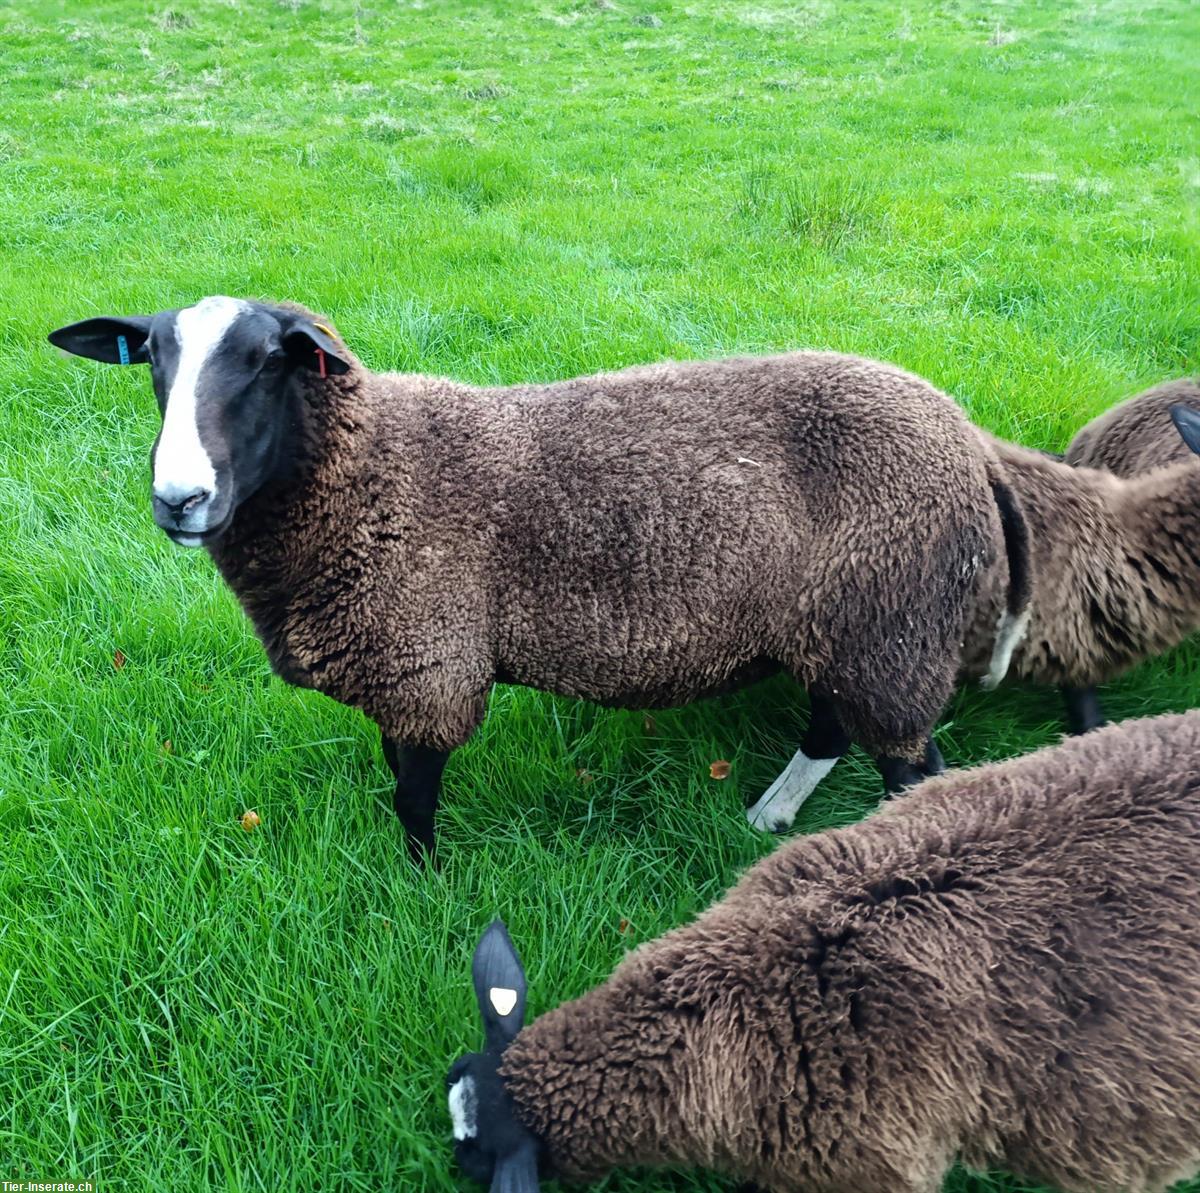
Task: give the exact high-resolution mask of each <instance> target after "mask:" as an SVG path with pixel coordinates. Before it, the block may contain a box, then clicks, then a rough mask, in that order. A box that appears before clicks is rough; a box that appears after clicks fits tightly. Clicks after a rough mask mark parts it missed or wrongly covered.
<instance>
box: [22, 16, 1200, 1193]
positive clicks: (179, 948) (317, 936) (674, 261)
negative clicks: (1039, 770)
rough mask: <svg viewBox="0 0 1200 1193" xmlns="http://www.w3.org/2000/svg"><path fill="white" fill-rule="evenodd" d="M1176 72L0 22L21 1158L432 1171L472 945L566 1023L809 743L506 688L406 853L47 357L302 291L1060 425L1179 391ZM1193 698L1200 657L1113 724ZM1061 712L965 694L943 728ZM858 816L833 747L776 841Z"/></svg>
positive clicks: (443, 368)
mask: <svg viewBox="0 0 1200 1193" xmlns="http://www.w3.org/2000/svg"><path fill="white" fill-rule="evenodd" d="M1197 45H1200V7H1197V6H1196V5H1195V4H1194V3H1189V2H1188V0H1159V2H1157V3H1154V2H1151V3H1141V2H1134V0H1114V2H1101V3H1098V4H1097V3H1066V2H1064V3H1049V2H1045V0H1043V2H1040V3H1039V2H1033V0H1010V2H1005V3H998V2H995V3H994V2H982V0H981V2H966V0H942V2H939V3H931V2H927V0H920V2H916V3H912V4H908V5H906V6H902V7H899V8H898V7H897V6H896V5H893V4H891V3H882V2H878V3H875V2H861V3H855V4H853V5H850V4H841V5H840V4H836V3H833V2H831V0H801V2H800V3H784V2H783V0H750V2H749V3H745V4H741V3H736V4H735V3H719V2H714V0H688V3H682V2H679V0H595V2H580V3H572V2H570V0H544V2H543V0H539V2H538V3H536V4H531V5H518V4H515V3H501V2H500V0H491V2H478V3H471V4H466V3H461V2H457V0H426V2H424V3H421V2H413V3H394V2H393V0H367V2H366V3H363V4H360V5H355V4H353V3H349V2H347V0H322V2H320V3H318V2H317V0H289V2H285V3H274V2H271V0H225V2H224V3H221V2H218V0H210V2H205V3H201V2H200V0H173V2H172V5H171V7H169V8H167V7H164V6H163V5H162V4H161V3H158V2H154V0H151V2H147V0H103V2H99V3H92V4H89V5H87V6H83V5H74V4H72V5H68V4H65V3H62V4H53V3H45V2H42V0H27V2H24V3H20V4H13V3H9V4H3V3H0V78H3V79H4V86H3V88H0V236H2V238H3V250H4V256H3V264H2V265H0V361H2V362H3V369H4V372H3V378H2V380H0V1091H3V1092H2V1094H0V1179H6V1178H7V1179H11V1178H13V1177H16V1176H18V1175H25V1176H27V1177H34V1176H39V1177H42V1178H45V1179H52V1178H54V1177H58V1178H59V1179H62V1178H65V1177H91V1178H93V1179H96V1180H97V1181H99V1182H100V1187H101V1188H102V1189H106V1188H131V1189H152V1190H163V1191H166V1190H180V1189H201V1188H207V1187H211V1188H227V1189H238V1190H242V1189H246V1190H259V1189H261V1190H264V1191H271V1193H274V1191H275V1190H312V1189H324V1190H378V1189H391V1188H394V1189H409V1188H429V1189H442V1190H447V1189H456V1188H460V1187H463V1185H462V1182H460V1181H459V1180H458V1179H457V1178H456V1177H455V1175H454V1174H453V1170H452V1164H451V1159H450V1148H449V1143H448V1134H449V1131H448V1123H447V1120H446V1114H445V1109H444V1104H443V1094H442V1075H443V1073H444V1072H445V1070H446V1068H447V1065H448V1063H449V1061H450V1059H451V1058H452V1057H454V1056H455V1055H457V1054H458V1053H459V1052H461V1051H463V1050H464V1049H465V1048H467V1047H472V1046H474V1045H475V1044H476V1041H477V1039H478V1035H477V1021H476V1017H475V1014H474V1011H473V1009H472V1006H471V1000H470V997H469V992H468V979H467V967H468V957H469V952H470V948H471V946H472V944H473V942H474V940H475V938H476V936H477V934H478V933H479V931H480V930H481V928H482V927H483V926H484V925H485V923H486V922H487V921H488V920H489V919H490V918H491V917H492V916H493V915H496V914H502V915H504V916H505V917H506V918H507V919H508V921H509V923H510V925H511V927H512V931H513V935H514V937H515V939H516V940H517V941H518V942H519V945H520V947H521V949H522V951H523V953H524V955H525V959H526V963H527V966H528V970H529V976H530V980H531V983H532V1009H533V1010H534V1011H535V1012H540V1011H542V1010H544V1009H546V1008H547V1007H549V1006H552V1005H554V1004H555V1003H557V1002H559V1001H560V1000H562V999H564V998H567V997H569V996H572V995H575V994H578V993H579V992H581V991H582V990H584V989H585V988H587V987H588V986H589V985H591V984H593V983H594V982H596V981H597V980H599V979H600V978H602V977H603V976H604V975H605V974H606V973H608V972H609V970H610V969H611V968H612V966H613V965H614V963H615V962H616V961H617V960H618V959H619V958H620V956H621V955H622V953H623V952H624V951H625V950H626V949H627V948H629V947H630V945H632V944H633V943H635V942H637V941H640V940H644V939H647V938H650V937H652V936H654V935H656V934H658V933H659V932H661V931H663V930H664V929H666V928H667V927H669V926H671V925H674V924H676V923H678V922H679V921H680V920H682V919H684V918H686V917H688V916H689V915H691V914H693V913H695V912H696V911H698V910H699V909H700V908H702V907H703V906H704V905H705V904H707V903H708V902H710V901H711V900H712V899H713V898H714V897H715V896H716V895H717V894H718V893H719V892H720V891H721V890H722V889H723V888H724V887H725V886H726V885H727V884H728V883H729V882H730V881H731V880H732V879H733V878H734V877H735V876H736V875H737V874H738V873H739V872H740V871H741V870H742V869H743V868H744V867H745V866H746V865H747V864H748V863H750V862H752V861H753V860H754V859H755V858H756V857H758V856H760V855H761V854H762V853H764V852H765V851H766V849H767V848H768V845H767V843H765V842H764V841H762V840H761V839H759V838H758V837H756V836H755V835H754V834H753V833H752V832H751V831H750V830H749V828H748V827H747V826H746V825H745V824H744V821H743V819H742V816H741V809H742V806H743V803H744V802H745V801H746V800H748V799H752V798H754V797H755V796H756V795H757V794H758V793H759V792H760V791H761V789H762V788H763V787H764V785H765V784H767V783H768V782H769V781H770V780H771V779H772V778H773V777H774V775H775V774H776V773H777V772H778V770H779V769H780V768H781V766H782V765H783V763H784V761H785V760H786V759H787V757H789V756H790V753H791V751H792V750H793V748H794V747H795V744H796V740H797V737H798V734H799V732H800V729H801V726H802V724H803V721H804V712H803V700H802V699H801V698H800V697H799V696H798V694H797V693H796V692H795V690H794V689H793V688H792V687H790V686H789V685H788V684H787V683H784V682H773V683H771V684H768V685H765V686H763V687H760V688H758V689H756V690H753V691H750V692H746V693H742V694H740V695H738V696H735V697H733V698H730V699H725V700H721V701H718V702H713V703H709V704H705V705H701V706H696V707H693V708H690V709H686V710H682V711H679V712H671V713H659V714H656V716H655V718H654V725H653V728H654V730H655V731H654V732H649V731H648V728H647V726H646V725H645V724H644V723H643V717H642V715H641V714H640V713H637V712H632V711H631V712H627V713H622V712H619V713H610V712H599V711H597V710H595V709H593V708H590V707H586V706H581V705H579V704H574V703H571V702H567V701H562V700H555V699H551V698H548V697H544V696H541V695H538V694H534V693H529V692H524V691H519V690H513V689H501V690H498V691H497V692H496V694H495V698H494V699H493V701H492V706H491V711H490V714H489V718H488V720H487V722H486V724H485V725H484V727H483V729H482V730H481V732H480V733H479V734H478V735H477V736H476V738H475V739H474V740H473V741H472V742H471V743H470V745H468V746H467V747H466V748H464V749H463V750H462V751H460V752H459V753H458V754H457V755H456V756H455V758H454V759H453V761H452V762H451V764H450V767H449V770H448V772H447V781H446V796H445V811H444V814H443V815H442V818H441V832H442V842H443V849H444V852H443V858H444V868H443V869H442V870H441V872H439V873H436V874H431V873H417V872H416V871H414V869H413V868H411V867H410V866H409V865H408V864H407V862H406V859H405V853H404V847H403V843H402V841H401V839H400V834H399V832H398V829H397V826H396V825H395V824H394V823H393V821H392V819H391V818H390V814H389V810H388V804H389V791H388V784H387V782H386V772H385V769H384V766H383V763H382V759H381V756H380V753H379V749H378V745H377V742H376V737H375V734H374V732H373V730H372V728H371V726H370V725H369V724H367V723H366V722H365V721H364V720H363V719H362V718H361V717H360V716H359V715H357V714H356V713H352V712H350V711H348V710H346V709H343V708H340V707H338V706H336V705H334V704H332V703H331V702H329V701H326V700H324V699H323V698H321V697H319V696H316V695H312V694H304V693H300V692H297V691H293V690H290V689H288V688H287V687H285V686H284V685H283V684H282V683H280V682H279V681H277V680H275V679H273V678H272V677H271V676H270V674H269V672H268V668H267V665H266V663H265V660H264V657H263V655H262V652H261V651H260V649H259V648H258V645H257V643H256V642H255V641H254V639H253V637H252V635H251V633H250V631H249V629H248V627H247V624H246V623H245V621H244V620H243V618H242V616H241V614H240V612H239V611H238V608H237V606H236V604H235V602H234V600H233V599H232V598H231V597H230V595H229V594H228V593H227V592H226V591H225V590H224V588H223V587H222V585H221V584H220V583H219V581H218V579H217V577H216V575H215V573H214V570H213V568H212V566H211V565H210V563H209V562H208V560H207V559H206V558H205V557H204V556H203V555H202V554H187V553H184V552H182V551H179V550H176V549H174V548H173V547H171V545H170V544H169V543H168V542H167V541H166V540H165V538H164V537H163V536H162V535H161V534H158V533H157V532H156V531H155V530H154V529H153V527H152V525H151V521H150V517H149V508H148V501H147V492H146V491H147V472H148V465H147V452H148V449H149V446H150V443H151V441H152V438H153V436H154V434H155V429H156V412H155V407H154V402H153V399H152V396H151V393H150V390H149V386H148V379H147V378H146V376H145V375H144V374H143V373H141V372H140V371H137V370H127V371H123V370H118V369H103V368H100V367H99V366H93V365H90V364H87V363H83V362H78V361H65V360H63V359H60V358H58V357H57V356H56V355H55V354H54V353H52V352H51V350H49V348H48V347H47V346H46V344H45V342H44V335H45V333H46V331H48V330H49V329H50V328H52V327H55V326H57V325H59V324H61V323H64V322H67V321H69V320H73V319H77V318H82V317H84V316H86V315H88V314H93V313H100V312H105V311H112V312H119V313H133V312H139V311H141V312H148V311H153V310H158V309H162V308H165V307H170V306H174V305H180V304H185V303H189V302H192V301H194V300H196V299H197V298H199V297H201V296H202V295H205V294H209V293H232V294H239V295H248V296H261V297H270V298H284V297H288V298H294V299H298V300H301V301H303V302H306V303H308V304H310V305H312V306H314V307H316V308H318V309H321V310H323V311H326V312H329V313H330V314H331V315H333V316H334V318H336V320H337V321H338V324H339V326H340V327H341V329H342V330H343V331H344V333H345V334H346V336H347V337H348V339H349V340H350V342H351V343H352V345H353V346H354V347H355V348H356V349H357V350H358V351H359V353H360V354H361V355H362V356H363V357H364V358H365V359H366V361H367V362H368V363H370V364H371V365H373V366H375V367H378V368H398V369H420V370H426V371H436V372H445V373H451V374H454V375H455V376H458V377H461V378H464V379H468V380H476V381H499V380H512V381H515V380H519V379H520V380H526V379H535V378H552V377H562V376H567V375H571V374H574V373H579V372H584V371H590V370H595V369H600V368H606V367H612V366H617V365H623V364H627V363H632V362H636V361H644V360H650V359H655V358H660V357H663V356H690V357H699V356H711V355H719V354H722V353H731V352H738V351H762V350H768V349H774V348H783V347H792V346H824V347H831V348H838V349H843V350H849V351H854V352H860V353H865V354H868V355H872V356H878V357H884V358H887V359H890V360H894V361H897V362H899V363H901V364H903V365H905V366H907V367H909V368H912V369H914V370H916V371H918V372H920V373H922V374H924V375H926V376H927V377H929V378H931V379H932V380H933V381H934V382H936V383H937V384H939V385H941V386H943V387H944V388H946V389H948V390H949V391H951V392H953V393H954V394H955V395H956V396H957V397H958V398H959V399H961V401H962V402H963V404H964V405H965V406H966V408H967V409H968V410H969V411H970V413H971V415H972V416H973V417H974V418H975V419H976V420H977V421H979V422H980V423H982V424H984V425H986V426H988V427H991V428H993V429H995V430H997V431H999V432H1001V433H1003V434H1007V435H1010V436H1013V437H1017V438H1020V439H1022V440H1024V441H1025V442H1027V443H1030V444H1033V445H1036V446H1040V447H1060V446H1061V445H1062V444H1063V443H1064V442H1065V440H1066V439H1067V438H1068V437H1069V435H1070V433H1071V432H1072V431H1073V430H1074V428H1075V427H1077V426H1078V425H1079V424H1080V423H1082V422H1084V421H1085V420H1086V419H1087V418H1088V417H1090V416H1091V415H1092V414H1094V413H1095V412H1097V411H1099V410H1100V409H1102V408H1103V407H1104V406H1106V405H1107V404H1109V403H1110V402H1112V401H1114V400H1116V399H1117V398H1119V397H1121V396H1123V395H1125V394H1127V393H1129V392H1132V391H1133V390H1134V389H1136V388H1138V387H1140V386H1142V385H1144V384H1149V383H1151V382H1154V381H1157V380H1160V379H1162V378H1165V377H1169V376H1173V375H1179V374H1182V373H1185V372H1188V371H1195V370H1196V369H1197V365H1198V363H1200V248H1198V245H1200V218H1198V215H1197V211H1198V208H1200V121H1198V118H1197V115H1196V113H1197V111H1200V75H1198V74H1197V72H1196V70H1195V55H1196V48H1197ZM117 651H120V652H121V653H122V655H123V656H124V658H125V660H126V661H125V664H124V666H123V667H120V668H118V667H116V666H114V657H115V652H117ZM1198 698H1200V652H1198V651H1197V650H1196V649H1195V648H1194V647H1193V648H1191V649H1183V650H1180V651H1177V652H1175V653H1174V654H1172V655H1171V656H1169V657H1167V658H1165V659H1162V660H1159V661H1157V662H1155V663H1153V664H1151V665H1149V666H1146V667H1144V668H1143V669H1141V670H1140V671H1138V672H1137V673H1136V674H1134V675H1131V676H1129V677H1128V678H1127V679H1125V680H1123V681H1122V682H1120V683H1118V684H1115V685H1113V687H1112V689H1111V690H1110V691H1109V692H1108V693H1107V694H1106V700H1107V705H1108V708H1109V710H1110V712H1111V713H1112V714H1113V715H1115V716H1118V717H1125V716H1132V715H1139V714H1145V713H1156V712H1162V711H1165V710H1168V709H1179V708H1184V707H1187V706H1190V705H1192V704H1195V703H1197V702H1198ZM1059 727H1060V718H1059V708H1058V704H1057V701H1056V699H1055V697H1054V696H1053V694H1052V693H1049V692H1044V691H1041V692H1039V691H1030V690H1020V689H1009V690H1005V691H1003V692H1002V693H1000V694H999V695H997V696H996V697H994V698H989V697H985V696H984V695H983V694H982V693H980V692H970V693H964V694H962V695H961V696H960V697H959V698H957V699H956V700H955V702H954V703H953V705H952V707H951V708H949V709H948V710H947V713H946V718H945V722H944V724H943V727H942V728H941V729H940V731H939V740H940V741H941V744H942V747H943V749H944V751H945V752H946V754H947V756H948V758H949V759H950V761H951V762H952V763H966V762H978V761H981V760H984V759H990V758H1000V757H1004V756H1007V755H1011V754H1015V753H1019V752H1022V751H1026V750H1029V749H1032V748H1034V747H1036V746H1039V745H1041V744H1044V743H1046V742H1048V741H1051V740H1052V739H1053V738H1054V736H1055V734H1056V733H1057V732H1058V731H1059ZM168 741H169V742H170V743H171V744H170V747H169V748H168V747H166V746H165V745H164V743H166V742H168ZM716 758H727V759H730V760H731V761H732V762H733V772H732V775H731V777H730V778H729V779H728V780H727V781H725V782H723V783H720V782H713V781H712V780H710V779H709V777H708V763H709V762H710V761H711V760H713V759H716ZM580 771H583V772H586V774H585V776H583V777H581V776H580V775H579V773H578V772H580ZM587 776H590V781H585V780H586V779H587ZM876 800H877V779H876V777H875V775H874V773H873V770H872V768H871V767H870V766H869V764H868V763H867V761H866V760H865V759H864V758H863V757H862V756H861V755H857V754H856V755H854V756H852V757H851V758H850V759H849V760H847V761H846V762H844V763H842V765H841V766H840V767H839V768H838V770H837V771H836V772H835V774H834V776H833V777H832V778H831V779H830V780H828V781H827V782H826V784H825V785H824V786H823V788H822V789H821V790H820V791H819V793H818V794H817V795H815V796H814V797H813V799H812V800H811V801H810V803H809V804H808V806H807V807H806V808H805V809H804V812H803V813H802V817H801V822H800V825H799V827H800V828H801V829H802V830H803V831H813V830H816V829H819V828H821V827H824V826H826V825H829V824H835V823H844V822H847V821H851V820H854V819H856V818H858V817H860V816H861V815H863V814H864V813H865V812H866V811H867V810H868V809H869V808H871V807H872V806H873V805H874V803H875V802H876ZM247 807H254V808H256V809H258V811H259V812H260V813H261V815H262V821H263V822H262V826H261V828H260V829H259V830H258V831H257V832H255V833H253V834H247V833H244V832H243V831H242V830H241V828H240V827H239V824H238V819H237V818H238V816H239V814H240V813H241V812H242V810H243V809H244V808H247ZM606 1187H607V1188H610V1189H614V1190H615V1189H629V1190H632V1189H654V1190H667V1189H671V1190H715V1189H719V1188H723V1187H724V1186H723V1185H722V1184H721V1182H718V1181H715V1180H713V1179H711V1178H706V1177H702V1176H685V1175H679V1176H653V1177H652V1176H648V1175H646V1174H641V1175H626V1176H623V1177H619V1178H614V1179H613V1180H612V1181H610V1183H609V1184H608V1185H607V1186H606ZM1021 1187H1022V1186H1020V1185H1018V1184H1016V1183H1014V1182H1012V1181H1009V1180H1007V1179H1006V1178H1004V1177H1002V1176H998V1175H997V1176H995V1177H987V1178H983V1177H969V1176H966V1175H965V1174H956V1175H955V1176H954V1177H952V1178H951V1182H950V1186H949V1188H951V1189H953V1190H955V1191H956V1193H966V1191H968V1190H970V1191H971V1193H983V1191H985V1190H987V1191H991V1193H995V1191H998V1190H1010V1191H1011V1190H1016V1189H1018V1188H1021ZM1193 1188H1194V1189H1200V1184H1197V1185H1195V1186H1193Z"/></svg>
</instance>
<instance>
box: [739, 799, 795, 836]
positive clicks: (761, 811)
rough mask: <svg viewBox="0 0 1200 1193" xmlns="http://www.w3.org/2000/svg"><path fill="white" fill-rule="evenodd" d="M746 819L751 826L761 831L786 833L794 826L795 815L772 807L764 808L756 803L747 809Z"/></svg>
mask: <svg viewBox="0 0 1200 1193" xmlns="http://www.w3.org/2000/svg"><path fill="white" fill-rule="evenodd" d="M760 802H761V801H760ZM746 819H747V820H748V821H749V822H750V827H751V828H755V829H758V831H759V832H762V833H786V832H787V830H788V829H790V828H791V827H792V821H793V820H794V819H795V817H794V816H788V815H786V814H785V813H784V812H782V811H776V810H775V809H773V808H770V807H767V808H763V807H760V806H759V804H755V805H754V806H753V807H751V808H747V809H746Z"/></svg>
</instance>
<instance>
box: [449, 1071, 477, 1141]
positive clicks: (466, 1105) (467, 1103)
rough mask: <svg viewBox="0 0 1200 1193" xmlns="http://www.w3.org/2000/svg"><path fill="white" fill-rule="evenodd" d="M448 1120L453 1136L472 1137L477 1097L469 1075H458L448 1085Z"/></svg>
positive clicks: (474, 1127) (461, 1138)
mask: <svg viewBox="0 0 1200 1193" xmlns="http://www.w3.org/2000/svg"><path fill="white" fill-rule="evenodd" d="M449 1101H450V1122H451V1124H452V1125H453V1128H454V1138H455V1139H458V1140H460V1141H461V1140H463V1139H474V1138H475V1131H476V1127H477V1124H476V1118H477V1116H478V1112H477V1104H478V1099H477V1098H476V1097H475V1082H474V1081H472V1080H471V1078H470V1077H460V1078H459V1079H458V1080H457V1081H456V1082H455V1083H454V1084H453V1085H452V1086H451V1087H450V1096H449Z"/></svg>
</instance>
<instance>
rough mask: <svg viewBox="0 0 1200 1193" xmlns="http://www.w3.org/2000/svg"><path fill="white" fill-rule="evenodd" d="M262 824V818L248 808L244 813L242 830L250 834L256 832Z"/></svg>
mask: <svg viewBox="0 0 1200 1193" xmlns="http://www.w3.org/2000/svg"><path fill="white" fill-rule="evenodd" d="M260 824H262V817H261V816H260V815H259V814H258V813H257V812H256V811H255V810H254V809H253V808H248V809H247V810H246V811H245V812H243V813H242V828H244V829H245V830H246V832H248V833H252V832H254V830H255V829H256V828H258V826H259V825H260Z"/></svg>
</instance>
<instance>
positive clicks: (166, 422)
mask: <svg viewBox="0 0 1200 1193" xmlns="http://www.w3.org/2000/svg"><path fill="white" fill-rule="evenodd" d="M245 305H246V304H245V303H244V302H241V301H239V300H238V299H236V298H224V297H220V296H218V297H216V298H206V299H204V300H203V301H202V302H198V303H197V304H196V305H195V306H194V307H185V308H184V309H183V310H182V311H180V312H179V314H178V315H176V316H175V338H176V340H177V341H178V343H179V367H178V368H177V369H176V371H175V378H174V380H173V381H172V382H171V391H170V393H168V394H167V408H166V411H165V413H164V414H163V425H162V434H161V435H160V436H159V440H158V450H157V451H156V452H155V454H154V493H155V496H157V497H158V498H160V499H161V500H162V501H165V502H167V503H169V504H171V505H174V504H177V503H178V502H180V501H183V500H185V499H186V498H188V497H190V496H191V495H192V494H193V493H195V492H196V491H197V490H198V489H203V490H205V491H206V492H208V493H213V494H215V493H216V488H217V474H216V471H215V469H214V468H213V462H212V460H211V459H210V458H209V455H208V452H207V451H205V450H204V444H203V443H201V442H200V428H199V426H198V425H197V422H196V388H197V386H198V385H199V383H200V374H201V373H202V372H203V370H204V365H205V363H206V362H207V361H208V359H209V357H210V356H212V354H213V352H214V350H215V349H216V347H217V345H218V344H219V343H220V342H221V337H222V336H224V334H225V332H226V331H227V330H228V329H229V326H230V324H231V323H233V321H234V320H235V319H236V318H237V316H238V314H239V312H240V311H241V310H242V309H243V308H244V307H245Z"/></svg>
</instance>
